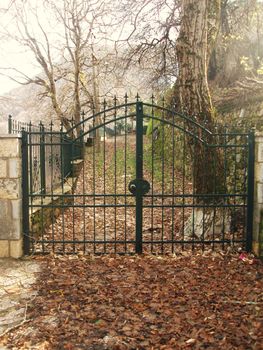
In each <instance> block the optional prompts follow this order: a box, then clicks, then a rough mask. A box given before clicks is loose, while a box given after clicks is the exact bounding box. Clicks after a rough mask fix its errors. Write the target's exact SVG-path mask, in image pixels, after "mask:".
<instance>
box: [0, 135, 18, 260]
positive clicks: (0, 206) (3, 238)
mask: <svg viewBox="0 0 263 350" xmlns="http://www.w3.org/2000/svg"><path fill="white" fill-rule="evenodd" d="M22 255H23V234H22V162H21V138H19V137H18V136H17V135H0V258H6V257H13V258H16V259H17V258H20V257H21V256H22Z"/></svg>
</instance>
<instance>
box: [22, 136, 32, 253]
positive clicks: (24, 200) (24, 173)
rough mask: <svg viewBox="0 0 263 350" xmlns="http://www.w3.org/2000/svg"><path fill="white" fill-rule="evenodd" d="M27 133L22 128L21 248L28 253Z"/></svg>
mask: <svg viewBox="0 0 263 350" xmlns="http://www.w3.org/2000/svg"><path fill="white" fill-rule="evenodd" d="M27 135H28V134H27V133H26V132H25V131H24V130H22V193H23V196H22V204H23V235H24V237H23V238H24V240H23V250H24V254H25V255H28V254H29V253H30V238H29V187H28V139H27Z"/></svg>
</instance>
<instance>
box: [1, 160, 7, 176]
mask: <svg viewBox="0 0 263 350" xmlns="http://www.w3.org/2000/svg"><path fill="white" fill-rule="evenodd" d="M0 177H7V167H6V160H5V159H0Z"/></svg>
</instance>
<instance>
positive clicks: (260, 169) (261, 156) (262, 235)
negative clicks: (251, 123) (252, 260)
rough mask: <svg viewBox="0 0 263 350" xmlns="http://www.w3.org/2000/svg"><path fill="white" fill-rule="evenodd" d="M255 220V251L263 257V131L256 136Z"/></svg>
mask: <svg viewBox="0 0 263 350" xmlns="http://www.w3.org/2000/svg"><path fill="white" fill-rule="evenodd" d="M254 193H255V194H254V220H253V251H254V252H255V254H256V255H257V256H259V257H263V133H262V132H261V133H256V138H255V191H254Z"/></svg>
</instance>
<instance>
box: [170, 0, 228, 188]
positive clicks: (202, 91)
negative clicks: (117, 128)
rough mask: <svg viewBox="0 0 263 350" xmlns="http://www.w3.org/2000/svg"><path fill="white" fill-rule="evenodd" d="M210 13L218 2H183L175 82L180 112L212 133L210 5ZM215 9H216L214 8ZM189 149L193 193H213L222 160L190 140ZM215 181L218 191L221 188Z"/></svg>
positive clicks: (210, 140) (198, 132) (201, 134)
mask: <svg viewBox="0 0 263 350" xmlns="http://www.w3.org/2000/svg"><path fill="white" fill-rule="evenodd" d="M212 2H214V3H215V6H214V7H213V10H215V9H216V8H217V11H219V10H220V6H219V4H218V3H219V1H218V0H183V1H182V21H181V28H180V34H179V37H178V40H177V47H176V50H177V51H176V53H177V59H178V80H177V83H176V90H175V93H178V95H179V106H180V110H181V111H183V112H184V113H185V114H187V115H188V116H190V117H193V118H194V119H195V121H196V122H198V123H199V124H201V125H204V126H206V128H207V129H209V130H210V131H212V132H213V130H214V109H213V106H212V101H211V97H210V92H209V86H208V80H207V71H208V63H209V53H210V48H211V45H212V42H211V40H209V33H210V30H211V28H210V29H209V26H211V22H209V20H208V16H209V10H211V7H212V6H211V3H212ZM216 5H217V6H216ZM188 128H190V129H191V131H192V132H193V133H194V134H196V135H197V136H198V137H200V138H201V137H202V138H204V140H205V141H206V142H207V143H208V144H209V143H213V142H215V140H214V139H213V138H212V137H211V136H210V135H209V134H208V133H205V132H202V131H201V130H198V129H197V128H196V127H194V126H193V125H192V124H191V123H189V125H188ZM188 143H189V147H190V150H191V154H192V157H193V158H195V160H196V161H195V164H194V169H193V177H194V186H195V188H194V191H195V193H200V194H202V193H213V192H214V190H215V189H214V187H215V184H214V179H213V178H214V176H215V175H216V173H215V167H214V164H216V168H218V169H219V168H220V167H221V165H222V162H221V156H220V154H219V153H218V152H216V151H214V150H213V149H212V148H206V147H204V145H203V144H202V143H201V142H198V141H196V140H194V139H193V138H191V137H189V139H188ZM211 177H212V178H211ZM220 179H222V176H220V178H218V179H217V186H216V187H217V189H218V188H220V187H222V185H221V184H220Z"/></svg>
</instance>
